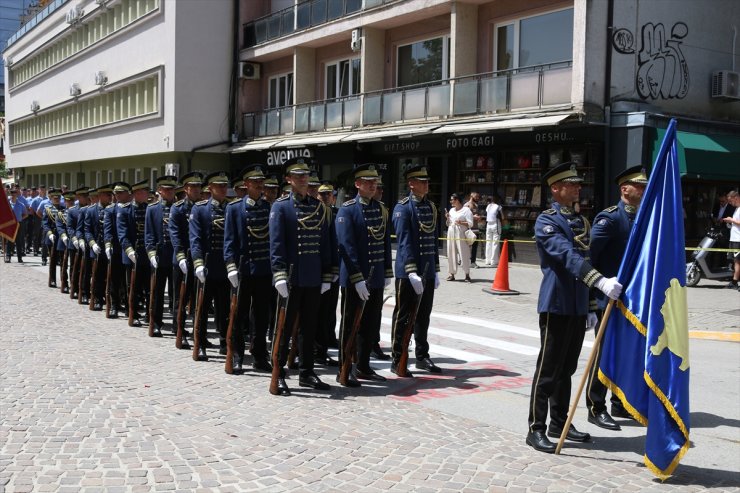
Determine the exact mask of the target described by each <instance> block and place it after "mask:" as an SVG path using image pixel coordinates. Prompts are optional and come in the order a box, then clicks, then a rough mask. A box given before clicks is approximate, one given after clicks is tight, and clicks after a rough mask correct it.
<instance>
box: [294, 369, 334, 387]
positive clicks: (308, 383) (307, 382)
mask: <svg viewBox="0 0 740 493" xmlns="http://www.w3.org/2000/svg"><path fill="white" fill-rule="evenodd" d="M298 385H300V386H301V387H311V388H312V389H315V390H329V389H330V388H331V387H330V386H329V384H328V383H324V382H322V381H321V380H320V379H319V377H318V376H316V374H315V373H313V372H311V373H306V374H304V375H301V376H300V377H298Z"/></svg>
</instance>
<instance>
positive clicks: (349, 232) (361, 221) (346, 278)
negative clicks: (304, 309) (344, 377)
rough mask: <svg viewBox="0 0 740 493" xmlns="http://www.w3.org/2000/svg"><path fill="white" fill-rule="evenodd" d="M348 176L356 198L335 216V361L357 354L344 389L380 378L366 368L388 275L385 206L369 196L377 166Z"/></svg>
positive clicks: (360, 168)
mask: <svg viewBox="0 0 740 493" xmlns="http://www.w3.org/2000/svg"><path fill="white" fill-rule="evenodd" d="M354 177H355V188H357V196H356V197H355V198H354V199H352V200H348V201H347V202H345V203H344V204H342V207H341V208H340V209H339V212H338V214H337V219H336V230H337V243H338V248H339V258H340V264H339V284H340V285H341V287H342V324H341V327H340V332H339V361H340V364H341V362H342V361H343V360H344V358H352V357H353V356H355V355H356V357H357V364H356V366H355V368H354V372H353V373H352V374H351V376H350V378H349V380H348V381H347V386H348V387H359V385H360V384H359V382H358V381H357V380H356V379H361V380H374V381H376V382H383V381H385V377H383V376H381V375H378V374H377V373H376V372H375V371H374V370H373V369H372V368H370V352H371V350H372V347H373V344H374V343H375V334H374V333H375V328H376V327H377V326H378V325H379V324H380V318H381V313H382V310H383V289H384V288H385V287H386V286H388V285H390V283H391V280H392V279H393V265H392V259H391V235H390V228H389V222H388V209H386V207H385V206H384V205H383V204H382V203H380V202H378V201H377V200H375V199H374V198H373V197H374V196H375V193H376V190H377V182H378V177H379V175H378V171H377V165H375V164H373V163H367V164H363V165H360V166H357V167H356V168H355V170H354ZM362 302H364V303H365V306H364V309H363V311H362V318H361V319H360V326H359V330H358V332H357V338H356V340H355V343H354V346H353V348H354V350H355V352H354V353H352V354H345V350H346V348H347V345H348V339H349V337H350V335H351V331H352V326H353V324H354V321H355V316H356V312H357V308H358V306H360V304H361V303H362ZM337 380H339V377H337Z"/></svg>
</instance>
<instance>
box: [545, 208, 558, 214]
mask: <svg viewBox="0 0 740 493" xmlns="http://www.w3.org/2000/svg"><path fill="white" fill-rule="evenodd" d="M557 212H558V211H556V210H555V209H547V210H546V211H542V213H543V214H557Z"/></svg>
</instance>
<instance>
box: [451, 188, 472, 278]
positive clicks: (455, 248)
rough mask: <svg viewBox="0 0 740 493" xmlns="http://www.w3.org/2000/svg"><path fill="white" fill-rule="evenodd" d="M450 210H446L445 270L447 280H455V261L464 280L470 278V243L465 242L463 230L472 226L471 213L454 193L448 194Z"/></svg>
mask: <svg viewBox="0 0 740 493" xmlns="http://www.w3.org/2000/svg"><path fill="white" fill-rule="evenodd" d="M450 205H451V207H450V210H448V211H447V213H446V214H445V216H446V217H447V270H448V272H449V275H448V276H447V280H448V281H454V280H455V274H457V261H458V257H459V259H460V264H461V267H462V270H463V273H464V274H465V282H471V280H470V245H469V244H468V242H467V239H466V236H465V232H466V231H468V230H470V229H471V228H472V227H473V213H472V212H471V210H470V209H468V208H467V207H464V206H463V204H462V201H461V200H460V196H459V195H458V194H456V193H453V194H451V195H450Z"/></svg>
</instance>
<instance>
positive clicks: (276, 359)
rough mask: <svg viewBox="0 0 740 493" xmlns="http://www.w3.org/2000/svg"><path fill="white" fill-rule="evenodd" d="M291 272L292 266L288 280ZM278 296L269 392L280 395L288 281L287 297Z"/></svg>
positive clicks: (296, 324) (296, 325)
mask: <svg viewBox="0 0 740 493" xmlns="http://www.w3.org/2000/svg"><path fill="white" fill-rule="evenodd" d="M292 273H293V266H292V265H291V266H290V269H288V281H290V279H291V277H292ZM277 296H278V298H279V299H278V307H277V317H276V318H275V330H274V331H273V334H272V355H271V356H272V375H271V376H270V393H271V394H272V395H280V391H279V390H278V379H279V378H280V371H281V370H282V367H281V366H280V344H281V339H282V338H283V332H284V331H285V314H286V312H287V311H288V299H289V298H290V282H288V297H287V298H283V297H282V296H280V295H279V294H278V295H277ZM295 321H296V323H295V324H294V326H295V327H298V323H297V322H298V314H297V313H296V320H295Z"/></svg>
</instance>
